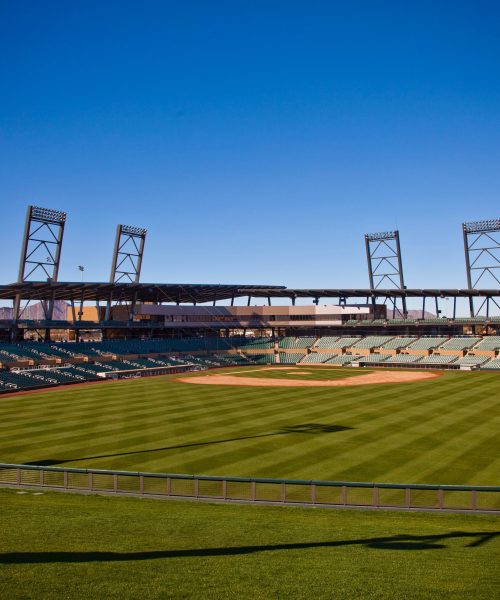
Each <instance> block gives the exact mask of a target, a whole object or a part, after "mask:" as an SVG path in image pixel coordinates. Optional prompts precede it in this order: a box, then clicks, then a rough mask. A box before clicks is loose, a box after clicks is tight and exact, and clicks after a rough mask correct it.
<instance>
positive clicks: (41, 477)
mask: <svg viewBox="0 0 500 600" xmlns="http://www.w3.org/2000/svg"><path fill="white" fill-rule="evenodd" d="M43 480H44V477H43V469H40V485H42V486H43Z"/></svg>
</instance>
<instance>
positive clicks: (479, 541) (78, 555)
mask: <svg viewBox="0 0 500 600" xmlns="http://www.w3.org/2000/svg"><path fill="white" fill-rule="evenodd" d="M498 535H500V532H491V531H475V532H464V531H454V532H452V533H444V534H438V535H395V536H391V537H374V538H366V539H359V540H336V541H332V542H298V543H295V544H268V545H266V544H264V545H262V546H229V547H222V548H193V549H186V550H151V551H147V552H5V553H3V554H0V564H34V563H85V562H117V561H136V560H156V559H159V558H189V557H209V556H238V555H244V554H255V553H258V552H276V551H281V550H309V549H314V548H338V547H341V546H364V547H366V548H371V549H376V550H405V551H407V550H441V549H443V548H446V545H445V544H444V543H443V542H445V541H446V540H449V539H460V538H464V541H466V540H468V539H471V541H470V543H468V544H465V545H464V547H465V548H475V547H477V546H481V545H483V544H486V543H487V542H489V541H491V540H492V539H494V538H495V537H496V536H498Z"/></svg>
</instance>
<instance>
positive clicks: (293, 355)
mask: <svg viewBox="0 0 500 600" xmlns="http://www.w3.org/2000/svg"><path fill="white" fill-rule="evenodd" d="M302 358H304V353H303V352H280V363H281V364H284V365H287V364H288V365H295V364H296V363H298V362H300V360H301V359H302Z"/></svg>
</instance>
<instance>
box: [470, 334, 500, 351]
mask: <svg viewBox="0 0 500 600" xmlns="http://www.w3.org/2000/svg"><path fill="white" fill-rule="evenodd" d="M475 350H500V335H489V336H487V337H484V338H483V339H482V340H481V341H480V342H479V344H477V345H476V346H475Z"/></svg>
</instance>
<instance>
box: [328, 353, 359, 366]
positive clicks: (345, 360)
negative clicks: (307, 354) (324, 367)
mask: <svg viewBox="0 0 500 600" xmlns="http://www.w3.org/2000/svg"><path fill="white" fill-rule="evenodd" d="M359 358H361V356H359V354H337V355H335V356H332V358H330V359H328V360H327V361H326V364H328V365H348V364H349V363H352V362H357V360H358V359H359Z"/></svg>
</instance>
